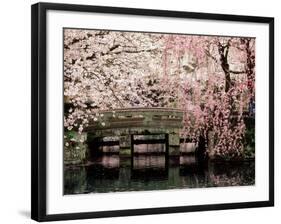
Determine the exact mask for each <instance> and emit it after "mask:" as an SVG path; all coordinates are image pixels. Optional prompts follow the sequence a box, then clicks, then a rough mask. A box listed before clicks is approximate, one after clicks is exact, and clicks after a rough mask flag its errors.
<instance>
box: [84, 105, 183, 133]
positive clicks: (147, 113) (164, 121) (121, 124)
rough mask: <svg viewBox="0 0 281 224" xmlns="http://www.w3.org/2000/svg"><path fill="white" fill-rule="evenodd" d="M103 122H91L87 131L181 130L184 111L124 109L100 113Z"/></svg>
mask: <svg viewBox="0 0 281 224" xmlns="http://www.w3.org/2000/svg"><path fill="white" fill-rule="evenodd" d="M99 114H100V118H101V121H102V122H101V121H94V120H91V121H90V122H89V126H88V127H87V128H86V131H90V130H92V131H94V130H101V129H112V128H130V127H152V128H181V127H182V120H183V111H182V110H179V109H173V108H124V109H116V110H104V111H100V112H99Z"/></svg>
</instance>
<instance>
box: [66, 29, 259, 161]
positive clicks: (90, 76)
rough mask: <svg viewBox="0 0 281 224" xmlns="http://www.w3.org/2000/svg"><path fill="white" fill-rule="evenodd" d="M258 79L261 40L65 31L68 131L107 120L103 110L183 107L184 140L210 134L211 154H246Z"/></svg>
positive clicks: (206, 142)
mask: <svg viewBox="0 0 281 224" xmlns="http://www.w3.org/2000/svg"><path fill="white" fill-rule="evenodd" d="M254 83H255V39H254V38H246V37H216V36H197V35H173V34H153V33H140V32H115V31H107V30H80V29H65V30H64V97H65V103H66V105H68V106H66V108H65V117H64V125H65V128H66V129H67V130H72V129H75V130H78V132H79V133H82V132H83V129H84V128H85V127H86V126H87V125H88V123H89V121H91V120H94V121H96V122H100V124H101V125H104V122H103V119H102V117H103V116H102V114H100V111H101V110H104V109H112V110H113V111H114V109H115V108H127V107H173V108H175V107H176V108H179V109H182V110H183V111H184V115H185V116H184V121H183V122H184V128H183V130H182V132H181V137H182V138H184V139H186V140H192V141H195V142H198V141H199V140H200V139H201V140H202V139H203V142H204V145H205V146H206V148H207V150H206V152H205V153H206V155H209V156H223V157H236V156H241V154H242V153H243V138H244V133H245V124H244V121H243V111H244V110H245V109H247V106H248V103H249V100H250V99H251V98H254ZM66 137H67V136H66ZM81 140H83V139H81ZM66 144H67V145H69V141H68V140H67V141H66ZM209 146H211V147H209Z"/></svg>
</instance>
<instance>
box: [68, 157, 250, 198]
mask: <svg viewBox="0 0 281 224" xmlns="http://www.w3.org/2000/svg"><path fill="white" fill-rule="evenodd" d="M254 184H255V163H254V161H247V162H208V163H206V162H204V163H202V162H201V163H200V162H199V161H198V160H197V158H196V157H195V156H194V155H182V156H180V158H179V159H172V158H167V157H165V155H137V156H134V157H132V158H120V157H119V155H103V156H100V157H98V158H94V159H92V161H90V163H89V164H88V165H87V166H76V167H68V168H65V170H64V194H85V193H106V192H121V191H122V192H123V191H145V190H165V189H182V188H204V187H226V186H245V185H254Z"/></svg>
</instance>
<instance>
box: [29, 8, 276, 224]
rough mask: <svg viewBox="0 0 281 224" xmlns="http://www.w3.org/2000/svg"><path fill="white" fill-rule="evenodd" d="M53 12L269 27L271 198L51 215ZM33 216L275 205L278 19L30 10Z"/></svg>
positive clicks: (124, 10)
mask: <svg viewBox="0 0 281 224" xmlns="http://www.w3.org/2000/svg"><path fill="white" fill-rule="evenodd" d="M48 10H63V11H75V12H85V13H86V12H87V13H92V12H96V13H97V12H99V13H111V14H124V15H140V16H156V17H159V16H161V17H169V18H173V17H174V18H190V19H202V20H203V19H204V20H216V21H230V22H231V21H234V22H253V23H263V24H268V25H269V34H268V35H269V49H268V50H269V121H268V123H269V133H268V134H269V183H268V185H269V192H268V193H269V200H267V201H256V202H243V203H224V204H208V205H204V204H203V205H196V206H176V207H159V208H140V209H129V210H114V211H98V212H83V213H68V214H52V215H49V214H47V213H46V203H47V201H46V191H47V189H46V144H47V142H46V141H47V140H46V128H47V121H46V118H47V112H46V111H47V105H46V96H47V94H46V90H47V88H46V69H47V68H46V59H47V56H46V36H47V30H46V25H47V24H46V19H47V17H46V13H47V11H48ZM31 12H32V13H31V26H32V30H31V36H32V38H31V41H32V44H31V61H32V64H31V77H32V78H31V88H32V89H31V96H32V99H31V102H32V104H31V111H32V113H31V121H32V123H31V127H32V133H31V136H32V139H31V143H32V155H31V161H32V164H31V174H32V180H31V218H32V219H34V220H36V221H54V220H70V219H72V220H73V219H86V218H101V217H116V216H132V215H148V214H161V213H178V212H193V211H205V210H222V209H238V208H254V207H268V206H274V18H271V17H256V16H240V15H224V14H210V13H195V12H183V11H164V10H151V9H137V8H119V7H103V6H89V5H73V4H55V3H37V4H34V5H32V11H31Z"/></svg>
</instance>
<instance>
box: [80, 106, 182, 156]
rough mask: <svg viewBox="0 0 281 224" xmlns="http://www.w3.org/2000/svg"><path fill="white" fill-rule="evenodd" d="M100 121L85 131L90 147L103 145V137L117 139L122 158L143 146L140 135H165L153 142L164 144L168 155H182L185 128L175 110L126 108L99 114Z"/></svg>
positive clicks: (90, 125)
mask: <svg viewBox="0 0 281 224" xmlns="http://www.w3.org/2000/svg"><path fill="white" fill-rule="evenodd" d="M99 114H100V118H101V119H100V120H99V121H94V120H92V121H90V123H89V125H88V127H87V128H85V130H84V131H85V132H87V134H88V143H89V144H94V145H98V144H102V143H104V141H103V139H104V137H118V140H117V142H116V141H115V142H108V143H109V144H110V143H112V144H116V143H117V144H119V146H120V150H119V155H122V154H124V155H129V156H130V155H132V153H134V149H133V148H134V145H135V144H141V143H142V140H139V138H138V139H136V138H135V137H136V136H137V135H138V136H140V135H155V136H156V135H162V136H165V137H164V138H162V139H159V138H156V139H154V140H153V138H152V139H151V142H154V143H155V142H156V143H165V144H166V152H167V154H168V155H169V156H170V155H175V156H176V155H179V146H180V137H179V131H180V130H181V128H182V125H183V122H182V121H183V111H182V110H179V109H173V108H124V109H115V110H104V111H100V112H99Z"/></svg>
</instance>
